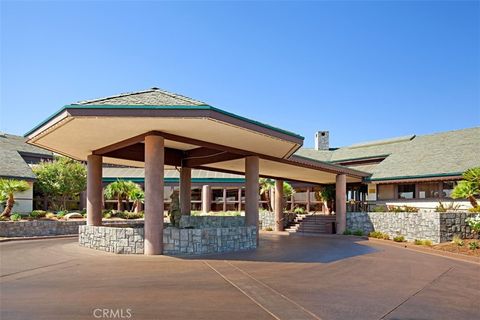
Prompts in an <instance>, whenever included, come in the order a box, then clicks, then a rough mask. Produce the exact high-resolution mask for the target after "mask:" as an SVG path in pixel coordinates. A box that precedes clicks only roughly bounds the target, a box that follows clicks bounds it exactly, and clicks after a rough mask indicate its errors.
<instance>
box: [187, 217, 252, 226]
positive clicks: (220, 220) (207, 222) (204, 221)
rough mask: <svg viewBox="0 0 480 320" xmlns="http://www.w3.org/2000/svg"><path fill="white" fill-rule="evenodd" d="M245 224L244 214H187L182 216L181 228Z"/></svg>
mask: <svg viewBox="0 0 480 320" xmlns="http://www.w3.org/2000/svg"><path fill="white" fill-rule="evenodd" d="M243 226H245V217H244V216H233V217H232V216H186V215H182V216H181V218H180V228H181V229H182V228H195V229H202V228H232V227H243Z"/></svg>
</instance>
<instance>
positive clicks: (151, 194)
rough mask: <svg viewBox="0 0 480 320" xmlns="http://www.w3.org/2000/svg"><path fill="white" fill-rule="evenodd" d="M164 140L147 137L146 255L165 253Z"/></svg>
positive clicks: (156, 137) (157, 137)
mask: <svg viewBox="0 0 480 320" xmlns="http://www.w3.org/2000/svg"><path fill="white" fill-rule="evenodd" d="M164 162H165V149H164V139H163V137H160V136H154V135H151V136H146V137H145V226H144V228H145V246H144V253H145V254H146V255H154V254H162V253H163V209H164V207H163V198H164V182H163V174H164V168H163V166H164Z"/></svg>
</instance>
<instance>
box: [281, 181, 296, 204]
mask: <svg viewBox="0 0 480 320" xmlns="http://www.w3.org/2000/svg"><path fill="white" fill-rule="evenodd" d="M294 193H295V190H294V189H293V187H292V185H291V184H290V183H288V182H284V183H283V206H284V209H285V208H286V207H287V201H288V199H290V197H291V196H292V194H294Z"/></svg>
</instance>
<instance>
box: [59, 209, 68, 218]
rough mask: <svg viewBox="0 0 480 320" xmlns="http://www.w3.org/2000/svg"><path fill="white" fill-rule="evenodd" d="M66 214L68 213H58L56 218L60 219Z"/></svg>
mask: <svg viewBox="0 0 480 320" xmlns="http://www.w3.org/2000/svg"><path fill="white" fill-rule="evenodd" d="M67 213H68V211H58V212H57V218H59V219H62V218H63V217H64V216H65V215H66V214H67Z"/></svg>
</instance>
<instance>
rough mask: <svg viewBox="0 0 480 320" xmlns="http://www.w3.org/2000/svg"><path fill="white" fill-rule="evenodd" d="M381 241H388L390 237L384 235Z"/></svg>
mask: <svg viewBox="0 0 480 320" xmlns="http://www.w3.org/2000/svg"><path fill="white" fill-rule="evenodd" d="M382 239H383V240H390V236H389V235H388V234H386V233H384V234H383V236H382Z"/></svg>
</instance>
